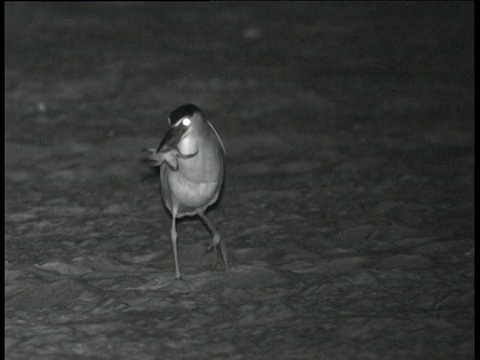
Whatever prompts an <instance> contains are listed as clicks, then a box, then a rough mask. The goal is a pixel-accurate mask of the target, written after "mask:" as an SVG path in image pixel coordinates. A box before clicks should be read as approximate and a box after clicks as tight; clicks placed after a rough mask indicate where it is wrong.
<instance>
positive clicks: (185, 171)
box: [148, 104, 228, 278]
mask: <svg viewBox="0 0 480 360" xmlns="http://www.w3.org/2000/svg"><path fill="white" fill-rule="evenodd" d="M168 120H169V124H170V129H169V131H168V132H167V134H166V135H165V137H164V138H163V140H162V142H161V143H160V145H159V146H158V148H157V149H156V150H154V149H149V150H148V151H149V153H150V154H149V159H150V160H151V161H152V163H153V165H154V166H155V165H158V166H160V184H161V192H162V197H163V201H164V203H165V206H166V207H167V209H168V210H169V211H170V213H171V214H172V228H171V233H170V235H171V241H172V247H173V255H174V260H175V277H176V278H180V277H181V274H180V268H179V264H178V253H177V232H176V225H175V223H176V219H178V218H181V217H183V216H193V215H198V216H199V217H200V218H201V219H202V220H203V222H204V223H205V225H206V226H207V227H208V228H209V229H210V231H211V232H212V234H213V242H212V245H211V247H213V249H214V251H215V259H217V246H220V253H221V255H222V259H223V261H224V263H225V267H226V269H228V260H227V248H226V245H225V242H224V241H223V240H222V239H221V238H220V234H219V233H218V231H217V230H216V229H215V228H214V226H213V225H212V223H211V222H210V221H209V220H208V219H207V217H206V216H205V210H206V209H207V208H208V207H209V206H210V205H212V204H213V203H215V202H216V201H217V199H218V197H219V195H220V192H221V190H222V186H223V178H224V172H225V154H226V153H225V148H224V146H223V143H222V141H221V140H220V137H219V136H218V134H217V132H216V130H215V129H214V127H213V126H212V125H211V124H210V123H209V122H208V121H206V120H205V119H204V117H203V113H202V111H201V110H200V109H199V108H198V107H196V106H195V105H192V104H188V105H183V106H180V107H179V108H178V109H176V110H174V111H173V112H172V113H171V114H170V117H169V119H168Z"/></svg>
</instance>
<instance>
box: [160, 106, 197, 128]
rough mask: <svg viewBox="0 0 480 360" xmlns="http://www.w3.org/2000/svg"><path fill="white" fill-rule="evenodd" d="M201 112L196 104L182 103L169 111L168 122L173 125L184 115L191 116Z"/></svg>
mask: <svg viewBox="0 0 480 360" xmlns="http://www.w3.org/2000/svg"><path fill="white" fill-rule="evenodd" d="M201 112H202V110H200V109H199V108H198V107H197V106H195V105H193V104H187V105H182V106H180V107H178V108H176V109H175V110H173V111H172V112H171V113H170V116H169V117H168V122H169V123H170V125H171V126H173V125H175V124H176V123H177V122H178V121H179V120H181V119H183V118H184V117H185V116H193V115H194V114H196V113H201Z"/></svg>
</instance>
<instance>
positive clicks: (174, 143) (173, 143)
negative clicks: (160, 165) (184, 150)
mask: <svg viewBox="0 0 480 360" xmlns="http://www.w3.org/2000/svg"><path fill="white" fill-rule="evenodd" d="M185 131H186V129H185V128H183V127H180V126H177V127H170V130H168V132H167V133H166V134H165V137H164V138H163V140H162V142H161V143H160V145H158V148H157V152H159V151H160V149H161V148H163V147H165V146H167V147H171V148H177V147H178V144H179V143H180V140H182V137H183V135H184V134H185Z"/></svg>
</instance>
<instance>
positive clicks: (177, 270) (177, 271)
mask: <svg viewBox="0 0 480 360" xmlns="http://www.w3.org/2000/svg"><path fill="white" fill-rule="evenodd" d="M176 215H177V214H176V211H172V229H171V231H170V237H171V240H172V248H173V258H174V260H175V278H176V279H181V278H182V276H181V275H180V266H179V265H178V252H177V230H176V228H175V220H176V218H175V217H176Z"/></svg>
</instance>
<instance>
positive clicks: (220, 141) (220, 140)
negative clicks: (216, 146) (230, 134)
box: [207, 121, 227, 155]
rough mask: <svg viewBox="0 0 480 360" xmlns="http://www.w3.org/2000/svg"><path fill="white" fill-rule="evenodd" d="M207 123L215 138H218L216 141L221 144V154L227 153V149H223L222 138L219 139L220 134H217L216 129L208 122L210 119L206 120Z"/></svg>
mask: <svg viewBox="0 0 480 360" xmlns="http://www.w3.org/2000/svg"><path fill="white" fill-rule="evenodd" d="M207 124H208V126H210V129H212V130H213V132H214V133H215V136H216V137H217V139H218V142H219V143H220V145H221V146H222V150H223V154H224V155H227V150H225V146H224V145H223V141H222V139H220V136H219V135H218V133H217V130H215V128H214V127H213V125H212V124H210V121H207Z"/></svg>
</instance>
